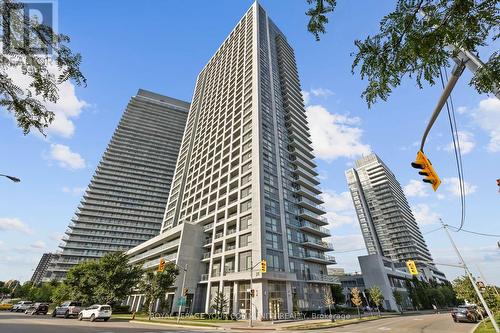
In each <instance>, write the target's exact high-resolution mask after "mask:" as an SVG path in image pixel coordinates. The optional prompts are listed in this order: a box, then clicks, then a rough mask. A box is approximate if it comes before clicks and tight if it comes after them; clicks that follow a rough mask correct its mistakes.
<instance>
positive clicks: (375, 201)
mask: <svg viewBox="0 0 500 333" xmlns="http://www.w3.org/2000/svg"><path fill="white" fill-rule="evenodd" d="M346 178H347V183H348V185H349V190H350V191H351V195H352V200H353V202H354V207H355V209H356V213H357V215H358V220H359V225H360V227H361V232H362V233H363V238H364V240H365V245H366V249H367V250H368V254H378V255H381V256H384V257H386V258H389V259H391V260H393V261H396V262H404V261H406V260H414V261H415V262H417V264H418V265H419V266H420V267H422V269H425V270H426V272H427V274H426V278H435V279H438V280H444V279H445V277H444V275H443V273H441V272H440V271H438V270H437V269H436V268H435V267H434V264H433V260H432V257H431V254H430V252H429V250H428V248H427V245H426V243H425V240H424V237H423V236H422V232H421V231H420V228H419V227H418V225H417V222H416V221H415V217H414V216H413V213H412V211H411V209H410V206H409V205H408V201H407V200H406V197H405V195H404V193H403V189H402V188H401V185H400V184H399V182H398V181H397V179H396V176H394V174H393V173H392V172H391V170H390V169H389V168H388V167H387V165H385V164H384V162H383V161H382V160H381V159H380V158H379V157H378V156H377V155H376V154H373V153H372V154H370V155H368V156H365V157H362V158H360V159H359V160H357V161H356V163H355V168H352V169H349V170H347V171H346ZM425 267H426V268H425Z"/></svg>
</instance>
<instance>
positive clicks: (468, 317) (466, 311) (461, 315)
mask: <svg viewBox="0 0 500 333" xmlns="http://www.w3.org/2000/svg"><path fill="white" fill-rule="evenodd" d="M451 317H452V318H453V321H454V322H456V323H459V322H465V323H477V322H478V321H479V320H480V319H481V313H480V312H479V309H478V308H477V306H476V305H460V306H459V307H457V308H455V309H453V310H452V311H451Z"/></svg>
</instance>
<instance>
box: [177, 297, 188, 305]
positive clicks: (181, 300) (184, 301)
mask: <svg viewBox="0 0 500 333" xmlns="http://www.w3.org/2000/svg"><path fill="white" fill-rule="evenodd" d="M177 305H178V306H183V305H186V298H184V297H181V298H179V299H178V300H177Z"/></svg>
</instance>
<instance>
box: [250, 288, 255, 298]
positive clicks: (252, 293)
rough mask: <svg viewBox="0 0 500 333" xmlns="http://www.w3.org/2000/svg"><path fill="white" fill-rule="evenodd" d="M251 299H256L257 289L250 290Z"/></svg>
mask: <svg viewBox="0 0 500 333" xmlns="http://www.w3.org/2000/svg"><path fill="white" fill-rule="evenodd" d="M250 297H255V289H251V290H250Z"/></svg>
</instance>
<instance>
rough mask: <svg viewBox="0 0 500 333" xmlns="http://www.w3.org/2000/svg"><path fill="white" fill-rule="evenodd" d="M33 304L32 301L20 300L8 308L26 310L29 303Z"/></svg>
mask: <svg viewBox="0 0 500 333" xmlns="http://www.w3.org/2000/svg"><path fill="white" fill-rule="evenodd" d="M32 304H33V302H31V301H21V302H17V303H16V304H14V306H13V307H12V309H10V311H11V312H24V311H26V310H27V309H28V308H29V307H30V306H31V305H32Z"/></svg>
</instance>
